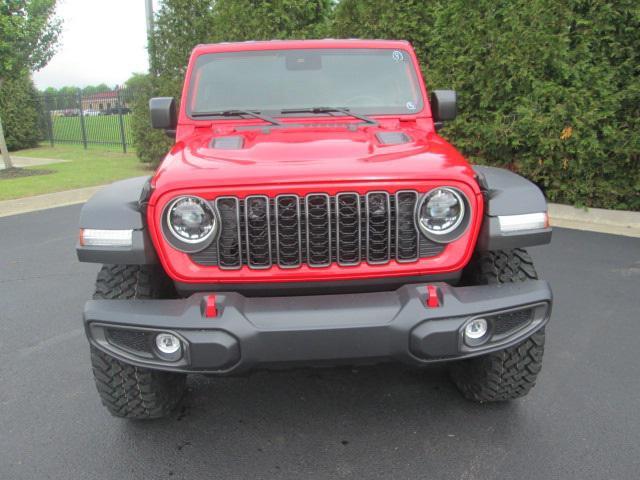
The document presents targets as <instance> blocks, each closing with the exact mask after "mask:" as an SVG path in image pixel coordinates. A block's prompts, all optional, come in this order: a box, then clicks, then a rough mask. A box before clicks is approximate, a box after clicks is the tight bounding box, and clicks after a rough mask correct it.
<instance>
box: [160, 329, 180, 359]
mask: <svg viewBox="0 0 640 480" xmlns="http://www.w3.org/2000/svg"><path fill="white" fill-rule="evenodd" d="M156 348H157V349H158V354H159V355H160V357H162V358H163V359H165V360H177V359H179V358H180V357H181V356H182V343H181V342H180V339H179V338H178V337H176V336H175V335H173V334H172V333H159V334H158V335H156Z"/></svg>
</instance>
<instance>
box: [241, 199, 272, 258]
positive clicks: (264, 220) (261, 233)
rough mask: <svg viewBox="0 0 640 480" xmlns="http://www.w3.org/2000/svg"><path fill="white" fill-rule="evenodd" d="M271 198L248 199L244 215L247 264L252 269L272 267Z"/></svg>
mask: <svg viewBox="0 0 640 480" xmlns="http://www.w3.org/2000/svg"><path fill="white" fill-rule="evenodd" d="M269 207H270V205H269V198H268V197H265V196H263V195H255V196H251V197H247V199H246V201H245V208H244V215H245V225H246V232H247V264H248V265H249V266H250V267H251V268H269V267H270V266H271V215H270V210H271V209H270V208H269Z"/></svg>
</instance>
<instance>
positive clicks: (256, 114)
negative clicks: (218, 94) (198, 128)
mask: <svg viewBox="0 0 640 480" xmlns="http://www.w3.org/2000/svg"><path fill="white" fill-rule="evenodd" d="M242 115H247V116H249V117H253V118H259V119H260V120H263V121H265V122H268V123H270V124H271V125H278V126H280V125H282V123H280V122H279V121H278V120H276V119H275V118H271V117H270V116H268V115H263V114H261V113H260V112H259V111H253V110H223V111H221V112H197V113H192V114H191V116H192V117H239V116H242Z"/></svg>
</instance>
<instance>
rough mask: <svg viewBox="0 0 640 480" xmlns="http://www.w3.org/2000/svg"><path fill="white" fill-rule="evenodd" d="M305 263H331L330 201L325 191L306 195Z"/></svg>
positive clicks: (323, 265) (321, 264)
mask: <svg viewBox="0 0 640 480" xmlns="http://www.w3.org/2000/svg"><path fill="white" fill-rule="evenodd" d="M305 214H306V217H307V264H308V265H309V266H310V267H327V266H329V265H330V264H331V260H332V258H331V202H330V201H329V195H327V194H326V193H313V194H310V195H307V197H306V201H305Z"/></svg>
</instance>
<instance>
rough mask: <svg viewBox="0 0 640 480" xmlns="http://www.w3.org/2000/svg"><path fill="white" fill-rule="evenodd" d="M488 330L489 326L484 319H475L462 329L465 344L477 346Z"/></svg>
mask: <svg viewBox="0 0 640 480" xmlns="http://www.w3.org/2000/svg"><path fill="white" fill-rule="evenodd" d="M487 330H489V324H488V323H487V321H486V320H485V319H484V318H475V319H473V320H471V321H470V322H469V323H468V324H467V326H466V327H464V338H465V341H467V343H472V344H477V342H478V340H480V339H481V338H482V337H484V336H485V335H486V334H487Z"/></svg>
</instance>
